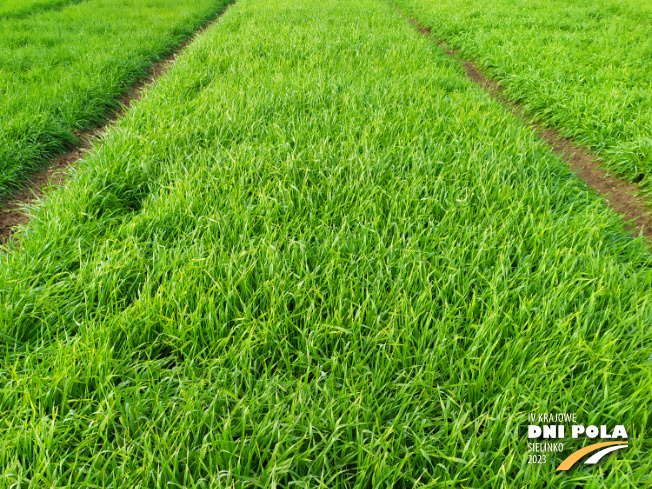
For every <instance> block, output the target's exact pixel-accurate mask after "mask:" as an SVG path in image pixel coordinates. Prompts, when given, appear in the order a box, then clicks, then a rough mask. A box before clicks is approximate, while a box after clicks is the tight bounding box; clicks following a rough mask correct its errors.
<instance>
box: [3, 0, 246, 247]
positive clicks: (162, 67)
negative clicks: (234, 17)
mask: <svg viewBox="0 0 652 489" xmlns="http://www.w3.org/2000/svg"><path fill="white" fill-rule="evenodd" d="M231 5H233V3H230V4H229V5H226V6H225V7H224V8H223V9H222V10H221V11H220V12H219V13H218V14H217V16H216V17H215V18H213V19H212V20H210V21H208V22H207V23H206V24H205V25H204V26H202V27H201V28H199V29H198V30H197V31H195V33H194V34H193V35H192V36H191V37H190V38H189V39H188V40H186V41H185V42H184V43H183V44H181V45H180V46H179V47H178V48H176V49H175V50H174V51H173V52H172V53H170V54H169V55H167V56H166V57H164V58H163V59H162V60H161V61H157V62H156V63H154V64H153V65H152V67H151V68H150V69H149V72H148V73H147V76H146V77H145V78H143V79H142V80H140V81H138V82H137V83H136V84H135V85H133V86H132V87H131V89H130V90H129V92H128V93H127V94H125V95H123V96H122V97H119V98H118V99H117V100H118V102H120V105H119V108H118V109H117V110H115V111H114V112H112V113H110V114H108V116H107V120H106V122H105V123H104V124H102V125H101V126H99V127H96V128H94V129H89V130H86V131H80V132H78V133H76V134H75V136H77V139H78V140H79V144H78V145H77V146H76V147H75V148H73V149H72V150H70V151H69V152H67V153H63V154H60V155H59V156H56V157H55V158H53V159H51V160H50V163H48V164H47V165H46V166H45V167H44V168H43V169H41V170H38V171H36V172H34V173H32V174H31V175H29V176H28V177H27V178H26V179H25V181H23V184H22V188H20V189H19V190H16V191H14V192H12V193H9V194H8V195H7V197H6V199H3V201H2V202H1V203H0V244H2V243H5V242H7V241H8V240H9V238H11V236H12V235H13V234H14V232H15V231H16V227H17V226H20V225H22V224H27V222H28V221H29V215H28V213H27V212H26V209H25V208H26V206H27V205H28V204H32V203H34V202H36V201H38V200H39V199H41V198H42V197H43V196H44V194H45V189H47V188H48V187H50V186H52V187H58V186H60V185H62V184H63V183H64V182H65V181H66V179H67V176H68V175H67V170H68V169H69V167H70V166H71V165H73V164H75V163H76V162H77V161H79V160H80V159H82V158H83V157H84V156H85V154H86V153H87V152H88V151H89V150H90V148H91V146H92V144H93V143H94V142H96V141H98V140H99V139H100V138H101V137H102V135H103V134H104V133H105V132H106V130H107V128H108V127H109V126H110V125H111V124H113V123H115V121H117V120H118V119H119V118H120V116H121V115H122V114H123V113H124V112H125V111H126V110H127V109H129V107H130V106H131V104H133V103H134V102H135V101H136V100H138V99H140V98H141V97H142V96H143V95H144V94H145V93H146V90H147V88H148V87H149V86H150V85H152V84H153V83H154V82H155V81H156V80H157V79H158V77H160V76H161V75H163V74H165V73H166V72H167V71H168V70H169V69H170V67H171V66H172V65H173V64H174V62H175V61H176V59H177V57H178V56H180V55H181V54H182V53H183V51H184V50H185V49H186V47H187V46H188V45H189V44H190V43H191V42H193V41H194V40H195V38H196V37H197V36H198V35H199V34H201V33H202V32H204V31H205V30H207V29H208V28H210V27H211V26H212V25H213V24H215V23H217V22H218V21H219V20H220V18H221V17H222V16H223V15H224V14H225V13H226V11H227V10H228V9H229V7H230V6H231Z"/></svg>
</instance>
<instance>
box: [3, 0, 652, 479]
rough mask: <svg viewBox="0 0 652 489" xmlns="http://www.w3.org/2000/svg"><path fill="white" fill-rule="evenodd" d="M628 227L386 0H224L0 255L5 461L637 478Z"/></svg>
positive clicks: (637, 397) (650, 353)
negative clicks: (543, 458)
mask: <svg viewBox="0 0 652 489" xmlns="http://www.w3.org/2000/svg"><path fill="white" fill-rule="evenodd" d="M645 246H646V245H645V243H644V242H643V241H642V239H640V238H639V239H634V238H632V237H631V236H630V235H629V234H628V233H627V232H626V231H625V230H624V229H623V222H622V219H621V218H620V217H619V216H617V215H616V214H615V213H614V212H613V211H611V210H610V209H609V208H608V207H607V206H606V204H605V203H604V201H603V200H602V199H601V198H599V197H598V196H597V195H595V194H594V193H592V192H590V191H589V189H587V187H586V186H585V185H584V184H583V183H582V182H581V181H580V180H578V179H577V178H575V177H574V176H573V175H572V174H571V173H570V171H569V170H568V169H567V167H566V166H565V164H564V163H563V162H562V161H561V160H560V159H559V158H558V157H557V156H555V155H554V154H553V153H552V152H551V151H550V150H549V149H548V148H547V147H546V146H545V145H544V144H543V143H542V142H541V141H540V140H539V139H538V138H537V137H536V136H535V135H533V134H532V132H531V131H530V130H529V129H527V128H526V127H524V126H523V125H522V124H521V123H520V122H519V121H518V120H517V119H516V118H514V117H513V116H512V115H511V114H510V113H509V112H507V111H506V110H505V109H504V108H503V107H502V106H501V105H500V104H499V103H498V102H496V101H494V100H491V99H490V98H489V97H488V96H487V95H486V94H485V93H484V92H483V90H482V89H480V88H479V87H477V86H475V85H474V84H473V83H472V82H470V81H469V80H468V79H467V78H466V75H465V73H464V71H463V69H462V68H461V67H460V66H459V64H457V63H456V62H455V61H454V60H451V59H450V58H449V57H448V56H446V55H445V54H444V53H442V52H441V50H440V49H439V48H438V47H437V46H436V45H435V44H434V43H432V42H430V41H429V40H426V39H424V38H423V37H422V36H420V35H419V33H418V32H416V31H415V30H414V29H413V28H412V26H411V25H410V24H409V23H408V22H407V21H405V20H404V19H403V18H402V17H401V15H400V14H399V13H398V12H397V11H396V10H395V9H394V8H393V7H391V6H390V5H389V4H388V3H386V2H384V1H380V0H240V1H239V2H238V3H236V4H235V5H234V6H233V7H232V8H231V9H229V11H228V12H227V13H226V14H225V16H224V17H223V18H222V19H221V20H220V22H219V23H217V24H216V25H214V26H213V27H211V28H210V29H209V30H207V31H206V32H204V33H202V34H201V35H200V36H198V38H197V39H196V40H195V42H193V43H192V44H191V45H190V46H189V47H188V49H187V50H186V51H185V53H184V55H183V56H181V57H180V58H179V59H178V60H177V62H176V63H175V64H174V66H173V67H172V68H171V70H170V71H169V72H167V74H166V75H164V76H163V77H162V78H161V79H160V83H157V84H156V85H155V86H154V87H153V88H152V89H151V91H149V93H148V94H147V95H146V96H145V97H144V98H143V99H141V100H140V101H138V102H137V103H136V104H135V106H133V107H132V110H130V111H129V112H128V113H127V114H126V116H125V118H124V119H122V120H120V121H119V122H118V123H117V124H116V125H115V126H113V127H111V128H110V129H109V131H108V132H107V134H106V135H105V138H104V140H103V142H102V145H101V146H99V147H98V148H97V150H96V151H95V152H94V153H92V154H90V155H89V156H88V157H87V159H86V160H85V161H83V162H82V163H81V164H80V166H79V169H78V171H77V172H76V173H75V175H74V176H73V178H72V179H71V180H70V183H69V185H67V186H66V187H65V188H62V189H60V190H59V191H57V192H55V193H51V194H50V195H49V198H48V199H47V202H46V203H44V205H43V206H41V207H39V208H36V209H34V211H33V218H32V220H31V222H30V223H29V225H28V226H27V227H26V228H24V229H23V230H22V231H20V232H19V233H18V234H17V235H16V237H15V238H14V240H12V241H11V242H10V243H9V244H8V245H7V249H6V250H5V251H4V252H3V254H2V255H0V257H1V260H2V261H1V265H0V304H2V305H3V306H2V307H1V308H0V378H2V382H0V484H4V485H5V486H6V487H21V488H23V487H26V488H41V487H75V488H90V487H113V488H132V487H160V488H170V487H184V488H208V487H210V488H219V487H224V488H226V487H237V488H245V487H246V488H249V487H251V488H254V487H259V488H269V487H321V488H369V487H375V488H376V487H378V488H380V487H387V488H390V487H391V488H401V487H403V488H413V487H466V488H485V487H510V488H512V487H513V488H524V487H530V488H534V487H536V488H542V487H557V488H566V489H570V488H575V487H578V486H582V487H585V488H602V487H604V488H607V487H641V486H644V485H645V484H646V481H649V467H650V464H651V463H652V454H651V453H652V452H651V451H650V449H651V448H652V443H650V439H649V438H648V437H647V436H645V435H646V434H647V433H649V429H650V423H649V412H650V396H649V393H650V385H651V384H650V382H651V381H652V361H651V359H652V347H651V346H650V345H652V329H650V327H649V319H650V317H651V315H652V294H651V291H652V259H651V257H650V255H649V254H648V253H647V252H646V247H645ZM557 411H561V412H573V413H577V416H578V417H579V418H580V419H583V420H587V421H586V422H587V423H588V422H591V423H595V422H596V419H595V418H596V416H598V415H599V416H601V417H602V418H601V419H607V420H610V422H611V421H616V420H617V422H618V423H619V424H623V425H625V426H627V427H628V434H629V443H630V448H629V450H630V452H629V453H630V455H631V456H629V457H614V458H613V459H611V460H609V461H608V462H607V463H606V464H604V465H600V466H597V467H592V468H591V469H590V470H588V469H584V468H581V469H578V470H576V471H574V472H573V473H572V474H570V475H568V474H565V473H564V474H560V473H559V472H555V471H554V467H555V466H556V465H557V464H559V463H560V462H561V460H562V458H563V456H562V455H561V454H552V455H551V456H550V458H549V460H548V461H547V462H546V464H530V463H528V451H527V437H526V433H525V427H526V425H527V413H531V412H557ZM578 448H579V447H578Z"/></svg>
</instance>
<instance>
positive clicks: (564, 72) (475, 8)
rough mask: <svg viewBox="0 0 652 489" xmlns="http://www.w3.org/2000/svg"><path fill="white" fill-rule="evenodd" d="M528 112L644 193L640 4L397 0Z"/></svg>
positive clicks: (648, 70) (647, 124)
mask: <svg viewBox="0 0 652 489" xmlns="http://www.w3.org/2000/svg"><path fill="white" fill-rule="evenodd" d="M395 3H396V4H397V5H399V6H400V7H402V8H403V9H404V10H405V11H406V12H407V13H409V15H411V16H414V17H416V18H417V19H418V21H419V22H420V23H421V24H422V25H424V26H427V27H430V28H431V29H432V34H433V36H435V37H437V38H439V39H442V40H445V41H446V42H447V43H448V44H450V45H451V46H452V47H455V48H458V49H460V51H461V53H462V55H463V56H465V57H468V58H471V59H474V60H476V61H477V62H478V63H479V64H480V65H481V66H482V67H483V68H484V69H485V70H486V71H487V73H488V74H490V75H491V76H492V77H493V78H495V79H496V80H498V81H499V82H500V84H501V86H502V87H504V91H503V94H504V95H505V96H506V97H507V98H509V99H510V100H512V101H514V102H518V103H519V104H520V105H521V106H522V107H523V108H524V109H525V110H526V111H527V112H528V113H529V114H531V115H533V116H534V117H535V118H536V119H538V120H539V121H543V122H545V123H546V124H549V125H551V126H553V127H555V128H557V129H558V130H559V131H560V132H561V133H562V134H564V135H565V136H567V137H571V138H574V139H575V140H577V141H579V142H581V143H582V144H584V145H586V146H588V147H589V148H591V149H592V150H593V151H595V152H596V153H598V154H600V155H601V156H602V157H603V158H604V162H605V164H606V165H607V167H608V168H609V169H611V170H614V171H615V172H617V173H618V174H620V175H621V176H624V177H625V178H627V179H628V180H630V181H636V182H640V186H641V187H642V189H643V191H644V193H645V194H647V195H648V196H652V8H651V7H650V5H649V2H648V1H647V0H571V1H567V2H563V3H560V2H556V1H554V0H473V1H469V0H397V1H396V2H395Z"/></svg>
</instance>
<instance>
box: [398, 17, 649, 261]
mask: <svg viewBox="0 0 652 489" xmlns="http://www.w3.org/2000/svg"><path fill="white" fill-rule="evenodd" d="M399 11H400V10H399ZM400 12H401V14H402V15H404V16H405V14H404V12H402V11H400ZM409 20H410V23H411V24H412V25H413V26H414V27H415V28H416V29H417V30H418V31H419V32H420V33H421V34H422V35H424V36H425V37H427V38H428V39H430V40H431V41H433V42H435V43H437V44H438V45H439V46H440V47H441V48H443V49H444V51H445V52H446V54H448V55H449V56H452V57H454V58H455V59H457V60H459V61H460V62H461V64H462V66H463V67H464V69H465V70H466V74H467V76H468V77H469V78H470V79H471V81H473V82H474V83H475V84H477V85H480V86H481V87H482V88H484V90H485V91H486V92H487V93H488V94H489V95H491V96H492V97H493V98H495V99H496V100H498V101H499V102H500V103H501V104H502V105H503V106H504V107H505V108H507V109H508V110H510V111H511V112H512V113H513V114H515V115H516V116H517V117H518V118H519V119H521V120H522V121H523V122H524V123H525V124H526V125H528V126H529V127H530V129H532V130H533V131H534V132H535V133H536V134H537V135H538V136H539V137H540V138H541V139H543V141H545V142H546V144H547V145H548V146H550V148H551V149H552V150H553V151H554V152H555V153H556V154H557V155H558V156H559V157H560V158H561V159H562V160H563V161H564V162H565V163H566V165H568V167H569V168H570V169H572V170H573V171H574V172H575V175H577V176H578V177H579V178H581V179H582V180H583V181H584V183H586V185H588V186H589V187H591V188H592V189H593V190H595V191H596V192H598V193H599V194H601V195H602V196H603V197H604V198H605V200H606V201H607V202H608V203H609V205H610V206H611V208H612V209H613V210H615V211H616V212H617V213H619V214H620V215H622V216H623V217H624V219H625V221H626V224H625V228H626V229H627V230H628V231H631V232H633V233H635V234H636V235H639V234H641V233H642V234H643V236H644V237H645V238H647V245H648V249H650V251H652V241H651V240H652V217H651V216H650V212H649V209H648V207H647V203H646V199H645V198H644V197H641V196H640V195H638V193H639V189H638V187H637V186H636V185H635V184H633V183H629V182H626V181H624V180H621V179H620V178H617V177H614V176H612V175H610V174H609V173H608V172H607V171H605V170H604V169H603V168H602V167H601V166H600V163H599V158H598V157H597V156H596V155H594V154H592V153H591V152H589V151H588V150H587V149H586V148H584V147H582V146H581V145H579V144H577V143H576V142H575V141H573V140H572V139H569V138H566V137H564V136H562V135H561V134H560V133H559V132H558V131H556V130H555V129H552V128H549V127H545V126H543V125H542V124H539V123H532V122H530V121H529V120H528V118H527V117H526V115H525V114H524V112H523V110H522V109H521V107H520V106H519V105H518V104H516V103H513V102H510V101H509V100H507V99H506V98H505V97H504V96H503V95H502V94H501V92H502V90H503V89H502V87H501V86H500V85H499V84H498V82H496V81H495V80H492V79H491V78H489V77H488V76H487V75H485V74H484V73H483V72H482V70H481V69H480V67H479V66H478V65H477V64H476V63H475V62H474V61H472V60H469V59H464V58H462V57H461V56H460V54H459V51H458V50H456V49H450V48H448V47H447V46H446V43H445V42H443V41H441V40H437V39H435V38H434V37H432V33H431V30H430V28H428V27H424V26H422V25H421V24H419V22H418V21H417V20H416V19H413V18H411V19H409Z"/></svg>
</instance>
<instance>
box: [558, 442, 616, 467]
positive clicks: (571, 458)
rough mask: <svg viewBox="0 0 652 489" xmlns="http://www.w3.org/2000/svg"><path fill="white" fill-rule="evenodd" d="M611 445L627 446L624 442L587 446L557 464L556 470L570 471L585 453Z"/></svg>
mask: <svg viewBox="0 0 652 489" xmlns="http://www.w3.org/2000/svg"><path fill="white" fill-rule="evenodd" d="M611 445H627V442H626V441H606V442H604V443H595V444H594V445H589V446H588V447H584V448H582V449H580V450H578V451H576V452H574V453H571V454H570V455H569V456H568V457H567V458H566V460H564V461H563V462H562V463H560V464H559V467H557V469H556V470H568V469H570V468H571V467H572V466H573V464H574V463H575V462H577V461H578V460H579V459H581V458H582V457H583V456H584V455H586V454H587V453H591V452H594V451H596V450H597V449H598V448H602V447H608V446H611Z"/></svg>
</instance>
